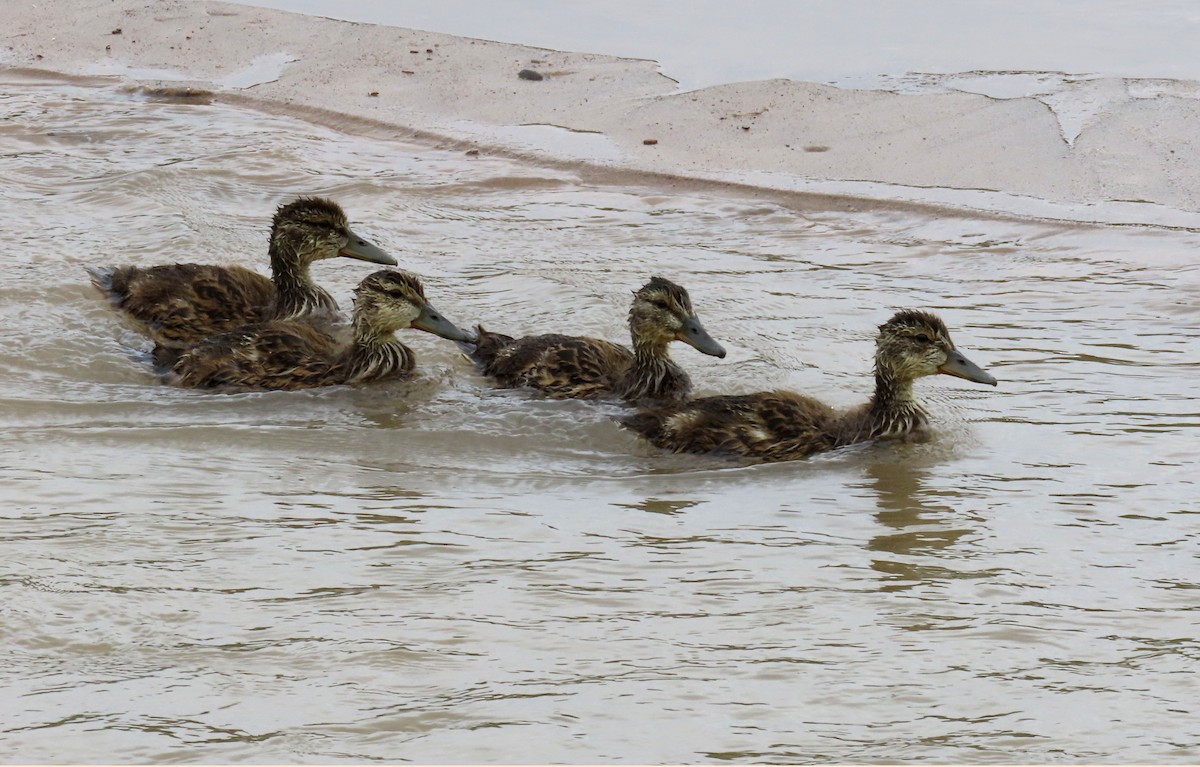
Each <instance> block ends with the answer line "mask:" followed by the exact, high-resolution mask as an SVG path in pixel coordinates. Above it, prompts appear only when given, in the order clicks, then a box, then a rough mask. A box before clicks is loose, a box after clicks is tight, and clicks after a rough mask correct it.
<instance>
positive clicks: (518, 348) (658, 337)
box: [464, 277, 725, 404]
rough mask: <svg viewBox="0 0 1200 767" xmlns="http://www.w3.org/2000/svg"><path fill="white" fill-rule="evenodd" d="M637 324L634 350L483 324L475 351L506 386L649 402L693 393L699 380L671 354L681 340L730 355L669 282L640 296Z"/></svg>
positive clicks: (658, 280) (655, 282)
mask: <svg viewBox="0 0 1200 767" xmlns="http://www.w3.org/2000/svg"><path fill="white" fill-rule="evenodd" d="M629 326H630V335H631V337H632V339H633V347H634V351H630V350H629V349H627V348H625V347H623V346H620V345H619V344H614V343H611V342H609V341H604V340H601V339H598V338H588V337H585V336H567V335H561V334H558V333H549V334H545V335H537V336H525V337H522V338H516V339H514V338H513V337H511V336H506V335H503V334H501V333H492V332H489V331H487V330H484V329H483V327H482V326H480V327H478V328H477V329H476V341H475V343H474V345H473V347H471V348H468V352H469V354H470V355H471V356H472V357H473V358H474V360H475V361H476V363H477V364H478V365H479V368H480V370H481V371H482V372H483V374H484V375H486V376H490V377H491V378H494V379H495V380H496V382H497V383H498V384H499V385H500V386H504V387H508V388H519V387H525V388H532V389H537V390H538V391H540V392H542V393H543V394H545V395H547V396H549V397H552V398H555V399H567V398H571V399H592V398H597V397H617V398H621V399H625V400H627V401H631V402H638V403H642V404H647V403H650V402H659V401H674V400H681V399H683V398H685V397H686V396H687V395H688V393H689V392H690V391H691V379H690V378H689V377H688V375H687V373H685V372H684V371H683V369H682V368H680V367H679V366H678V365H676V364H675V362H674V361H672V360H671V358H670V355H669V353H668V351H667V347H668V346H669V345H670V343H671V342H672V341H675V340H680V339H681V337H682V336H681V334H683V333H687V334H689V337H690V338H693V339H698V340H697V341H696V342H698V343H701V344H702V345H704V344H705V343H707V344H708V345H709V346H708V348H707V350H706V351H705V353H707V354H715V355H717V356H724V354H725V351H724V350H723V349H721V348H720V346H719V345H717V344H716V342H715V341H712V339H711V338H708V335H707V333H706V332H705V331H704V329H703V327H702V326H701V325H700V321H699V320H698V319H697V318H696V316H695V312H694V310H693V309H692V304H691V299H690V298H689V297H688V294H687V291H686V290H684V289H683V288H681V287H680V286H678V285H676V284H675V283H673V282H670V281H669V280H666V279H663V278H662V277H654V278H652V279H651V280H650V281H649V282H648V283H646V285H644V286H643V287H642V288H641V289H640V290H638V291H637V292H636V293H635V294H634V299H633V304H632V306H631V307H630V311H629ZM464 348H467V347H464Z"/></svg>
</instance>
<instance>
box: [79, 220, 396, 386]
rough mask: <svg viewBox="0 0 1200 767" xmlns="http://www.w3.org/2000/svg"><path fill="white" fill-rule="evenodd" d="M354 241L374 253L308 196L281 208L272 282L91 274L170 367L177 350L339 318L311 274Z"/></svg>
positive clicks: (184, 270) (171, 268) (157, 270)
mask: <svg viewBox="0 0 1200 767" xmlns="http://www.w3.org/2000/svg"><path fill="white" fill-rule="evenodd" d="M351 240H355V241H356V242H357V243H358V246H362V247H369V248H373V246H370V245H369V243H365V241H362V240H361V238H358V237H357V235H355V234H354V233H353V232H352V231H351V230H350V228H349V224H348V222H347V220H346V214H345V212H344V211H343V210H342V209H341V207H340V206H338V204H337V203H335V202H333V201H332V200H327V199H323V198H318V197H301V198H299V199H296V200H294V201H292V202H290V203H288V204H286V205H281V206H280V207H279V208H278V210H276V212H275V217H274V219H273V220H272V222H271V236H270V244H269V247H268V251H267V252H268V256H269V258H270V262H271V274H272V276H271V278H270V279H268V278H267V277H264V276H263V275H261V274H258V273H256V272H253V271H251V270H249V269H246V268H244V267H241V266H218V265H215V264H162V265H158V266H150V267H137V266H119V267H101V268H89V269H88V272H89V274H90V275H91V278H92V284H93V285H95V286H96V287H97V288H98V289H99V290H100V291H102V292H103V293H105V294H106V295H107V296H108V297H109V300H110V301H111V302H112V304H113V306H115V307H116V308H117V309H119V310H120V311H121V312H122V313H124V314H125V315H126V316H127V317H128V318H129V319H130V320H131V321H132V322H133V323H134V325H135V326H136V327H137V329H138V330H139V331H140V332H142V333H143V334H145V335H147V336H149V337H150V338H151V339H153V340H154V341H155V342H156V343H157V344H159V346H160V347H167V348H160V349H156V351H155V357H156V359H159V360H160V361H163V362H166V361H169V360H170V359H173V358H174V357H176V356H177V355H178V354H179V353H180V351H181V349H180V348H171V347H188V346H191V345H193V344H195V343H197V342H199V341H200V340H201V339H203V338H205V337H207V336H210V335H213V334H214V333H221V332H225V331H228V330H233V329H235V328H238V327H240V326H242V325H245V324H248V323H257V322H265V321H267V320H271V319H291V318H293V317H300V316H304V315H306V314H313V313H321V314H327V315H329V316H331V317H332V316H336V314H337V310H338V306H337V302H336V301H334V300H333V297H332V296H330V295H329V294H328V293H327V292H326V291H325V290H323V289H322V288H320V287H319V286H318V285H316V284H315V283H314V282H313V281H312V278H311V277H310V276H309V273H308V269H309V265H310V264H311V263H312V262H313V261H315V260H318V259H324V258H332V257H335V256H338V255H350V254H349V252H348V251H347V250H345V249H344V248H343V246H347V244H348V243H349V242H350V241H351ZM358 246H355V247H358ZM379 255H380V256H383V257H384V258H385V259H386V261H387V262H388V263H394V260H392V259H390V257H386V256H385V254H382V252H379ZM353 257H356V258H361V257H362V256H361V255H355V256H353ZM368 260H379V259H378V257H370V258H369V259H368Z"/></svg>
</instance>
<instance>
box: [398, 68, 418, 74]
mask: <svg viewBox="0 0 1200 767" xmlns="http://www.w3.org/2000/svg"><path fill="white" fill-rule="evenodd" d="M400 71H401V72H402V73H404V74H406V75H415V74H416V72H414V71H412V70H411V69H401V70H400Z"/></svg>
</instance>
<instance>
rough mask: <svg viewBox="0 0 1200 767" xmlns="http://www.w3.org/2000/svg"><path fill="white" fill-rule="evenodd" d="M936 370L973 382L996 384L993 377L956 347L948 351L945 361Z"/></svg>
mask: <svg viewBox="0 0 1200 767" xmlns="http://www.w3.org/2000/svg"><path fill="white" fill-rule="evenodd" d="M938 372H939V373H945V374H946V375H948V376H955V377H957V378H965V379H967V380H968V381H974V382H975V383H981V384H987V385H988V386H995V385H996V379H995V378H992V377H991V376H990V375H988V374H987V373H986V372H984V370H983V368H981V367H979V366H978V365H976V364H975V363H974V362H971V360H969V359H967V358H966V357H964V356H963V355H962V353H961V352H959V351H958V350H957V349H956V350H954V351H952V352H950V354H949V355H948V356H947V357H946V361H945V362H944V363H942V366H941V367H939V368H938Z"/></svg>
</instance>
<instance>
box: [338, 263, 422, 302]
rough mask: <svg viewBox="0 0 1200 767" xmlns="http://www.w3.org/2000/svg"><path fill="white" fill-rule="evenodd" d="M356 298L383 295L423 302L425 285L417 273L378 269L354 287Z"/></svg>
mask: <svg viewBox="0 0 1200 767" xmlns="http://www.w3.org/2000/svg"><path fill="white" fill-rule="evenodd" d="M354 295H355V297H356V298H362V297H366V296H367V295H370V296H372V297H384V296H386V297H387V298H391V299H396V300H403V301H409V302H412V303H416V304H423V303H425V287H424V286H423V285H422V284H421V280H420V278H419V277H417V275H415V274H412V273H411V272H402V271H399V270H396V269H380V270H379V271H378V272H374V273H373V274H370V275H368V276H367V277H366V279H364V280H363V281H362V282H360V283H359V284H358V287H356V288H355V289H354Z"/></svg>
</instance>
